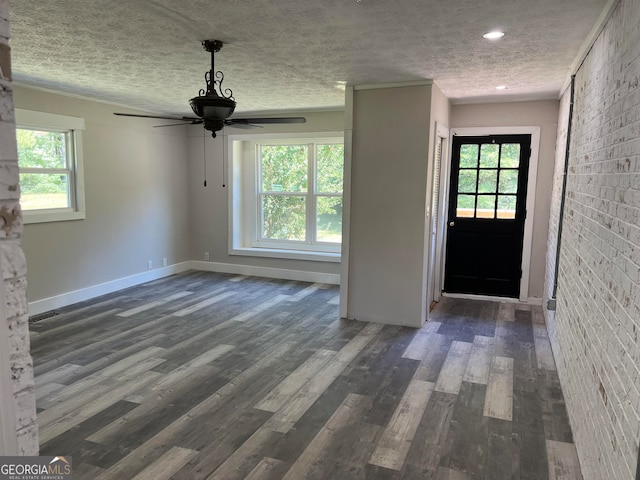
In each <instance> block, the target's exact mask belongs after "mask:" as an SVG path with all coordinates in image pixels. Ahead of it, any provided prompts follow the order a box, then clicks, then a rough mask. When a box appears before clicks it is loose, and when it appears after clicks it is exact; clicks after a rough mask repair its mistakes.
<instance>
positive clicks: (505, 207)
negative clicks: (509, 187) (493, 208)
mask: <svg viewBox="0 0 640 480" xmlns="http://www.w3.org/2000/svg"><path fill="white" fill-rule="evenodd" d="M498 218H516V196H515V195H500V196H499V197H498Z"/></svg>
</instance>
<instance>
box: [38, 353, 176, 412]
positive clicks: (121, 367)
mask: <svg viewBox="0 0 640 480" xmlns="http://www.w3.org/2000/svg"><path fill="white" fill-rule="evenodd" d="M164 351H165V349H164V348H161V347H149V348H146V349H144V350H142V351H140V352H138V353H135V354H133V355H130V356H129V357H127V358H124V359H122V360H120V361H118V362H115V363H112V364H111V365H108V366H106V367H105V368H103V369H102V370H99V371H98V372H96V373H94V374H92V375H89V376H88V377H84V378H83V379H82V380H79V381H77V382H75V383H73V384H71V385H69V386H67V387H65V388H64V389H61V390H58V391H56V392H53V393H51V394H49V395H48V396H46V397H44V398H43V399H42V400H40V402H39V403H38V407H40V408H44V409H47V408H50V407H52V406H53V405H56V404H58V403H61V402H64V401H65V400H68V399H71V398H74V397H76V396H78V395H79V394H81V393H82V392H84V391H85V390H87V389H88V388H90V387H92V386H94V385H97V384H98V383H101V382H103V381H104V380H106V379H108V378H110V377H115V376H117V375H118V374H119V373H121V372H124V371H126V370H130V369H131V368H132V367H134V366H136V365H139V364H140V363H141V362H143V361H144V360H148V359H149V358H152V357H153V358H154V361H153V362H152V363H153V366H157V365H159V364H160V363H162V362H163V361H164V359H162V353H163V352H164ZM149 368H153V367H149Z"/></svg>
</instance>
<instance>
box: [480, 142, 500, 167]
mask: <svg viewBox="0 0 640 480" xmlns="http://www.w3.org/2000/svg"><path fill="white" fill-rule="evenodd" d="M498 151H499V145H496V144H485V145H482V148H481V149H480V168H498Z"/></svg>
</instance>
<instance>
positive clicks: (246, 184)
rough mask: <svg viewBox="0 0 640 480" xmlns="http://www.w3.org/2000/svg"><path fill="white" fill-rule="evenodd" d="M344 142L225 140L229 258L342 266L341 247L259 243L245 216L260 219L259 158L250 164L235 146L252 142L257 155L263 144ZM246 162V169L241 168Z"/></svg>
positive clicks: (334, 136)
mask: <svg viewBox="0 0 640 480" xmlns="http://www.w3.org/2000/svg"><path fill="white" fill-rule="evenodd" d="M285 139H286V141H285ZM343 139H344V133H343V132H341V131H329V132H309V133H297V134H282V133H280V134H255V135H229V136H227V137H226V146H227V148H226V149H225V150H226V151H225V156H226V158H225V159H224V161H225V162H226V163H227V165H229V169H228V179H227V185H228V186H229V202H228V208H229V216H228V218H229V248H228V253H229V255H243V256H255V257H270V258H286V259H293V260H309V261H319V262H335V263H339V262H340V260H341V252H340V250H341V246H340V244H331V243H326V244H308V243H305V242H300V243H296V244H294V243H288V244H287V243H284V242H277V241H270V240H264V239H263V240H258V235H257V228H258V225H257V223H258V222H257V221H256V222H246V221H244V218H245V217H246V216H249V217H250V218H255V219H257V216H258V215H257V213H258V205H257V201H256V200H257V198H258V195H257V193H258V185H257V181H258V176H257V175H256V172H255V170H252V169H256V168H257V158H256V155H255V154H253V157H254V161H253V162H249V161H248V159H246V158H244V157H243V155H244V151H243V150H242V149H241V148H240V146H241V144H239V143H236V142H239V141H242V142H249V143H250V144H253V145H254V147H253V149H252V150H253V151H255V145H256V144H260V143H268V144H272V145H274V144H276V143H278V142H279V141H282V143H283V144H284V143H291V141H295V142H300V143H301V144H304V143H317V142H319V141H322V140H328V141H331V140H340V141H344V140H343ZM243 162H244V165H242V163H243ZM243 169H244V172H243ZM243 192H244V193H243ZM343 195H344V194H343ZM314 197H315V195H314V194H313V193H311V192H310V193H309V198H314ZM343 201H344V200H343ZM254 223H255V224H254ZM293 245H295V247H292V246H293Z"/></svg>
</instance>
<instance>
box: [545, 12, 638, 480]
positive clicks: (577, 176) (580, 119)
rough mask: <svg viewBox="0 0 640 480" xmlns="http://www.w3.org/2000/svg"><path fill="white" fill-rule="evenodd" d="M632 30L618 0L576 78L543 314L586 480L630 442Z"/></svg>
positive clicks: (554, 200)
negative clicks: (553, 299) (553, 305)
mask: <svg viewBox="0 0 640 480" xmlns="http://www.w3.org/2000/svg"><path fill="white" fill-rule="evenodd" d="M630 18H631V19H635V21H629V19H630ZM639 21H640V2H637V1H634V0H622V2H621V3H620V4H619V5H618V7H617V8H616V11H615V12H614V13H613V15H612V16H611V19H610V20H609V22H608V24H607V26H606V27H605V29H604V30H603V32H602V34H601V35H600V37H599V38H598V39H597V41H596V44H595V45H594V48H593V49H592V51H591V53H590V54H589V56H588V57H587V59H586V60H585V62H584V65H583V66H582V68H581V69H580V71H579V72H578V73H577V75H576V97H575V107H574V117H573V119H574V121H573V128H572V132H571V134H572V142H571V157H570V163H569V167H570V168H569V175H568V177H567V195H566V205H565V215H564V221H563V226H562V227H563V230H562V232H563V233H562V251H561V254H560V258H559V262H560V275H559V289H558V306H557V310H556V312H547V313H546V315H545V317H546V322H547V325H548V328H549V336H550V340H551V345H552V348H553V350H554V355H555V356H556V359H558V361H557V364H558V374H559V376H560V380H561V383H562V387H563V391H564V394H565V398H566V403H567V408H568V412H569V417H570V420H571V424H572V428H573V433H574V438H575V442H576V446H577V449H578V455H579V457H580V461H581V465H582V473H583V475H584V478H585V479H587V480H589V479H594V480H595V479H598V480H599V479H603V478H607V479H613V480H617V479H620V480H622V479H627V478H631V477H632V476H633V473H634V472H635V469H636V465H635V462H636V461H637V447H638V443H639V442H640V341H639V337H640V331H639V330H640V228H639V224H640V165H639V152H640V109H639V107H638V106H639V105H640V82H639V81H638V79H639V78H640V57H639V56H638V55H639V54H640V48H639V47H638V46H639V45H640V27H639V26H638V22H639ZM568 101H569V96H568V94H565V95H564V97H563V99H562V102H561V109H560V117H559V127H558V136H557V145H558V148H557V152H556V165H555V170H554V187H553V190H552V197H551V215H550V224H549V237H548V244H547V245H548V253H547V274H546V281H545V295H546V296H550V295H551V293H552V289H553V281H554V278H553V271H554V267H555V262H556V258H555V245H556V240H557V235H558V216H559V209H560V200H561V199H560V189H561V184H562V167H563V164H564V152H565V148H564V147H565V142H566V133H567V128H566V126H567V119H568Z"/></svg>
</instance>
